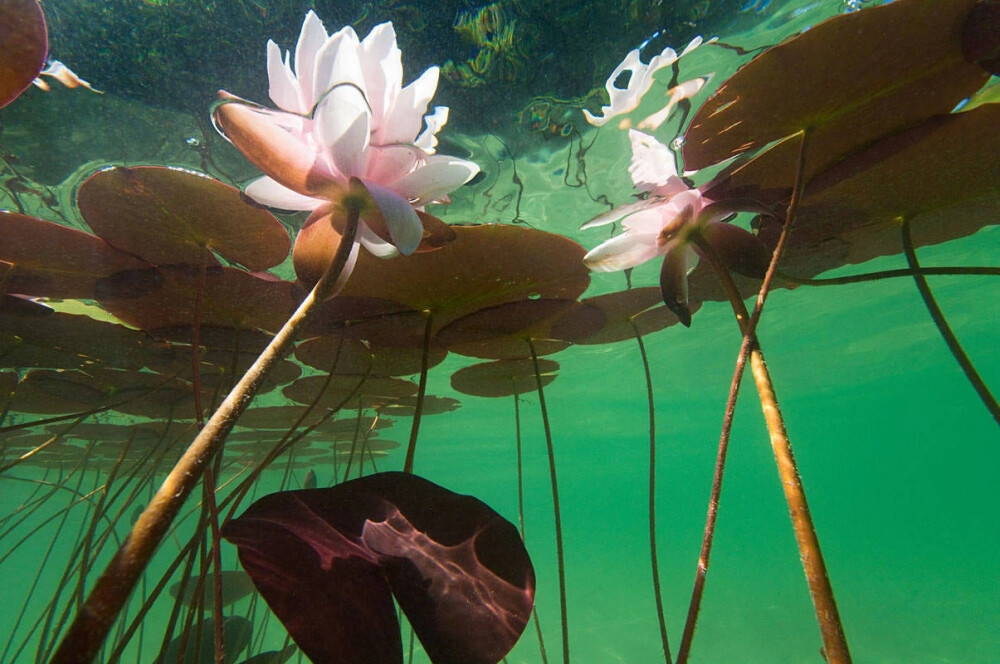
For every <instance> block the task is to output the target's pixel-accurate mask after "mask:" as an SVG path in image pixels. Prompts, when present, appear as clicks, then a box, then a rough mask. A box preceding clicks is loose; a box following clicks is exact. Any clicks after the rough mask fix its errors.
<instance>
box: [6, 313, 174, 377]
mask: <svg viewBox="0 0 1000 664" xmlns="http://www.w3.org/2000/svg"><path fill="white" fill-rule="evenodd" d="M4 332H10V333H13V334H14V335H16V337H17V339H18V342H19V344H20V345H21V346H22V349H24V347H27V346H30V347H33V348H34V349H35V350H37V351H38V352H39V356H40V357H45V354H46V353H49V354H51V356H52V357H53V361H54V362H56V363H57V364H55V365H49V366H53V367H59V366H64V365H63V364H59V363H60V362H62V361H63V359H64V358H65V357H66V356H67V355H68V356H76V357H77V358H78V360H77V363H78V364H79V363H83V362H100V363H102V364H105V365H107V366H111V367H118V368H121V369H139V368H141V367H142V366H143V364H144V363H145V362H146V360H147V359H148V357H149V353H148V351H149V349H150V348H151V347H153V346H155V345H156V344H155V342H154V341H153V340H152V339H150V338H149V337H148V336H147V335H146V334H144V333H142V332H140V331H138V330H133V329H129V328H127V327H125V326H124V325H117V324H115V323H109V322H106V321H99V320H95V319H93V318H90V317H89V316H81V315H76V314H67V313H62V312H53V313H51V314H50V315H48V316H44V317H38V316H30V317H25V316H4V315H0V347H2V346H3V341H2V337H3V333H4ZM0 354H2V353H0ZM26 366H29V365H26ZM34 366H45V365H44V364H37V365H34Z"/></svg>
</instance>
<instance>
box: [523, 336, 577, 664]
mask: <svg viewBox="0 0 1000 664" xmlns="http://www.w3.org/2000/svg"><path fill="white" fill-rule="evenodd" d="M527 342H528V348H529V349H530V350H531V362H532V364H533V365H534V368H535V383H536V384H537V385H538V407H539V408H540V409H541V411H542V425H543V427H544V428H545V445H546V448H547V449H548V452H549V479H550V480H551V481H552V513H553V516H554V518H555V529H556V562H557V564H558V570H559V613H560V617H561V622H562V647H563V664H569V621H568V619H567V613H568V609H567V604H566V564H565V558H564V556H563V536H562V514H561V512H560V510H559V485H558V483H557V482H556V453H555V448H554V447H553V445H552V430H551V429H550V428H549V411H548V409H547V408H546V407H545V391H544V389H543V388H542V372H541V370H540V369H539V368H538V353H536V352H535V344H534V343H533V342H532V341H531V339H530V338H529V339H527Z"/></svg>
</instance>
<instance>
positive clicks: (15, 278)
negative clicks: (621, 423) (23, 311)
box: [0, 211, 148, 298]
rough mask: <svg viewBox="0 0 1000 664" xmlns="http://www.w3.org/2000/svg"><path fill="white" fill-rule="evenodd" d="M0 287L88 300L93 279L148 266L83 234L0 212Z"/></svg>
mask: <svg viewBox="0 0 1000 664" xmlns="http://www.w3.org/2000/svg"><path fill="white" fill-rule="evenodd" d="M0 237H2V238H3V242H2V243H0V264H6V267H7V269H6V271H4V273H3V274H0V291H3V292H7V293H20V294H22V295H35V296H43V297H61V298H92V297H94V288H95V285H96V283H97V281H98V280H99V279H103V278H106V277H108V276H110V275H112V274H115V273H116V272H121V271H122V270H136V269H140V268H143V267H148V264H147V263H145V262H143V261H140V260H137V259H135V258H133V257H131V256H129V255H128V254H125V253H123V252H121V251H118V250H117V249H115V248H114V247H112V246H111V245H109V244H108V243H106V242H105V241H104V240H102V239H100V238H98V237H94V236H93V235H91V234H89V233H84V232H82V231H77V230H74V229H72V228H67V227H66V226H61V225H59V224H55V223H52V222H51V221H43V220H41V219H36V218H35V217H29V216H28V215H24V214H18V213H16V212H3V211H0Z"/></svg>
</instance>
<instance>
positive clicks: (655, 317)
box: [552, 286, 701, 345]
mask: <svg viewBox="0 0 1000 664" xmlns="http://www.w3.org/2000/svg"><path fill="white" fill-rule="evenodd" d="M662 302H663V297H662V295H661V294H660V289H659V288H658V287H656V286H648V287H645V288H632V289H629V290H626V291H618V292H616V293H607V294H605V295H597V296H595V297H588V298H585V299H583V300H580V302H578V303H577V305H576V306H575V307H574V308H572V309H570V310H569V311H567V312H566V314H565V315H563V316H562V317H561V318H560V319H559V320H558V321H556V323H555V324H554V325H553V327H552V331H553V333H554V334H556V335H557V336H559V337H560V338H563V339H569V340H571V341H572V342H573V343H575V344H581V345H595V344H606V343H614V342H616V341H623V340H625V339H633V338H635V334H636V329H637V328H638V331H639V334H642V335H646V334H651V333H653V332H657V331H659V330H662V329H664V328H666V327H669V326H671V325H675V324H677V323H679V322H680V321H679V320H678V319H677V315H676V314H675V313H673V312H672V311H670V309H668V308H667V307H663V306H657V305H660V304H661V303H662ZM699 307H701V303H700V302H693V303H691V305H690V308H691V313H692V314H693V313H694V312H695V311H697V310H698V308H699ZM632 321H634V322H635V325H633V324H632Z"/></svg>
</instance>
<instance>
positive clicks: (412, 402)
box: [379, 394, 462, 417]
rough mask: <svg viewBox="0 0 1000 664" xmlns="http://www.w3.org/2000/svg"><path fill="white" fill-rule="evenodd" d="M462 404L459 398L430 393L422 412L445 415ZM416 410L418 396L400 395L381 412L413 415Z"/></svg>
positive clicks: (392, 414) (394, 414)
mask: <svg viewBox="0 0 1000 664" xmlns="http://www.w3.org/2000/svg"><path fill="white" fill-rule="evenodd" d="M461 406H462V404H461V403H460V402H459V401H458V399H452V398H451V397H439V396H435V395H433V394H428V395H425V396H424V400H423V402H422V403H421V404H420V414H421V415H422V416H423V415H443V414H444V413H452V412H454V411H456V410H458V409H459V408H461ZM416 410H417V399H416V397H399V398H398V399H394V400H393V401H392V403H389V404H388V405H386V406H384V407H383V408H382V409H381V410H380V411H379V412H380V413H381V414H382V415H391V416H393V417H413V414H414V413H415V412H416Z"/></svg>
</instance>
